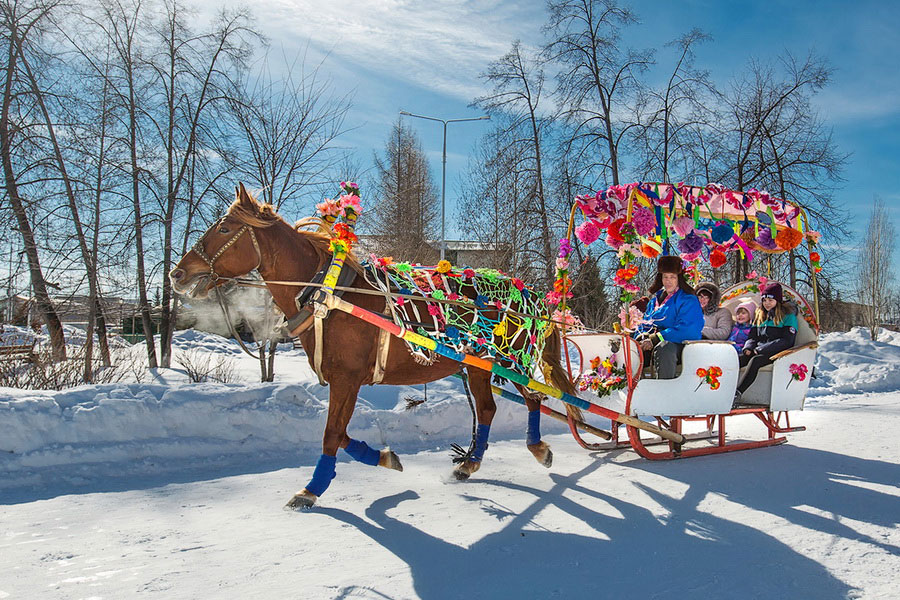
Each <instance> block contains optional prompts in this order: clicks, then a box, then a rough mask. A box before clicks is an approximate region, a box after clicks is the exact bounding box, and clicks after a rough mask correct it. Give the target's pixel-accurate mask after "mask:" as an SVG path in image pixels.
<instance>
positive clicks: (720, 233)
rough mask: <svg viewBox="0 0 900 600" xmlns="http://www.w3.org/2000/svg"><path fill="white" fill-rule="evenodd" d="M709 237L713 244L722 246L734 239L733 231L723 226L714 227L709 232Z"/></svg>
mask: <svg viewBox="0 0 900 600" xmlns="http://www.w3.org/2000/svg"><path fill="white" fill-rule="evenodd" d="M710 237H711V238H712V241H714V242H715V243H717V244H724V243H725V242H727V241H728V240H730V239H731V238H732V237H734V230H733V229H732V228H731V227H729V226H728V225H725V224H721V225H716V226H715V227H713V229H712V231H711V232H710Z"/></svg>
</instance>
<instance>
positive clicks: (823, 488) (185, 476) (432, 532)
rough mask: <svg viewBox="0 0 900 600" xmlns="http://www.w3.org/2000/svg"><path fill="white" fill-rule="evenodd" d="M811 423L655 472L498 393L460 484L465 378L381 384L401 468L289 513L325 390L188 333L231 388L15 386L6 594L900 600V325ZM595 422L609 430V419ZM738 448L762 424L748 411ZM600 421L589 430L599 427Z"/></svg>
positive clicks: (305, 374)
mask: <svg viewBox="0 0 900 600" xmlns="http://www.w3.org/2000/svg"><path fill="white" fill-rule="evenodd" d="M820 344H821V346H820V353H819V358H818V361H817V365H816V379H814V380H813V382H812V387H811V390H810V397H809V399H808V400H807V405H806V410H805V411H803V412H802V413H793V414H792V424H794V425H797V424H800V425H805V426H806V427H807V431H805V432H799V433H794V434H790V435H789V442H788V443H787V444H785V445H781V446H776V447H774V448H767V449H762V450H756V451H752V452H735V453H729V454H724V455H718V456H707V457H700V458H692V459H690V460H681V461H667V462H650V461H647V460H644V459H641V458H640V457H638V456H637V455H636V454H635V453H634V452H632V451H630V450H616V451H612V452H606V453H592V452H587V451H585V450H583V449H581V448H580V447H578V446H577V445H576V444H575V442H574V441H573V440H572V438H571V437H570V436H568V435H567V434H565V433H564V432H565V429H564V427H563V426H562V425H561V424H559V423H556V422H555V421H552V420H550V419H544V420H543V421H542V427H543V430H544V433H545V440H546V441H548V443H550V444H551V446H552V448H553V452H554V464H553V466H552V467H551V468H550V469H544V468H543V467H541V466H539V465H538V464H537V463H536V462H535V461H534V459H533V458H532V457H531V455H530V453H528V451H527V450H526V449H525V448H524V447H523V446H524V426H525V412H524V409H523V408H522V407H520V406H519V405H517V404H514V403H511V402H508V401H505V400H502V399H498V401H497V402H498V404H497V406H498V413H497V416H496V418H495V421H494V426H493V428H492V432H491V433H492V436H491V438H492V441H491V446H490V448H489V450H488V452H487V454H486V457H485V462H484V464H483V466H482V468H481V470H480V471H479V472H477V473H476V474H475V475H474V476H473V478H472V479H471V480H470V481H468V482H465V483H459V482H456V481H453V480H452V479H451V477H450V470H451V463H450V461H449V458H448V453H447V450H448V446H449V444H450V443H451V442H456V443H460V444H462V445H466V444H467V442H468V439H469V435H470V430H471V415H470V413H469V409H468V406H467V404H466V402H465V400H464V396H463V395H462V389H461V385H460V384H459V382H458V381H457V380H455V379H448V380H445V381H441V382H436V383H434V384H429V386H428V401H427V402H426V403H424V404H422V405H420V406H418V407H416V408H415V409H413V410H411V411H407V410H404V407H405V404H406V398H407V397H412V398H416V399H421V398H422V394H423V391H422V387H421V386H416V387H414V388H413V387H391V386H373V387H365V388H363V389H362V390H361V392H360V402H359V404H358V405H357V409H356V411H355V413H354V416H353V420H352V421H351V424H350V431H351V434H352V435H353V437H355V438H358V439H363V440H366V441H367V442H368V443H369V444H370V445H372V446H374V447H380V446H382V445H390V446H391V447H392V448H393V449H394V450H395V451H397V452H398V454H400V457H401V460H402V461H403V465H404V472H402V473H399V472H395V471H388V470H385V469H378V468H371V467H366V466H364V465H361V464H360V463H355V462H350V461H349V460H348V457H347V456H346V455H345V454H343V453H340V454H339V461H338V475H337V478H336V479H335V480H334V482H333V483H332V485H331V487H330V488H329V489H328V491H327V492H326V493H325V494H324V495H323V496H322V497H321V498H320V499H319V503H318V504H317V505H316V507H314V508H313V509H311V510H308V511H303V512H284V511H282V510H281V507H282V506H283V504H284V503H285V502H286V501H287V499H288V498H290V496H291V495H292V494H293V493H294V492H296V491H297V490H298V489H300V488H302V487H303V486H304V485H305V484H306V482H307V481H308V480H309V478H310V476H311V473H312V468H313V466H314V465H315V461H316V458H317V457H318V454H319V452H320V439H321V435H322V430H323V428H324V422H325V417H326V412H327V388H323V387H321V386H319V385H318V383H316V380H315V376H314V375H313V373H312V372H311V370H310V368H309V366H308V363H307V361H306V357H305V356H304V355H303V354H302V352H300V351H297V350H293V349H292V348H291V347H290V346H282V347H281V348H280V349H279V354H278V358H277V359H276V381H275V382H274V383H267V384H263V383H255V382H254V380H255V379H258V363H257V362H256V361H254V359H252V358H250V357H247V356H245V355H243V354H242V353H241V351H240V348H239V347H238V346H237V344H236V343H234V342H232V341H228V340H224V339H223V338H220V337H217V336H213V335H209V334H203V333H200V332H196V331H188V332H181V333H179V335H178V336H177V337H176V339H175V342H174V345H175V348H176V356H177V352H188V353H193V355H194V356H202V355H203V354H204V353H206V355H208V356H214V357H216V358H215V359H216V360H218V359H219V357H223V356H227V357H228V359H229V361H230V364H231V366H232V367H233V373H234V375H233V377H232V379H233V381H231V382H229V383H216V382H210V383H199V384H198V383H189V382H188V380H187V377H186V375H185V374H184V372H183V370H181V369H171V370H163V369H161V370H158V371H156V372H153V373H150V374H149V375H148V376H147V378H146V380H145V381H144V382H140V383H139V382H131V383H116V384H103V385H93V386H79V387H77V388H71V389H67V390H63V391H59V392H49V391H39V390H15V389H10V388H0V565H3V567H4V568H2V569H0V599H2V598H130V597H134V596H136V595H138V594H140V595H141V596H148V597H158V598H205V597H211V596H213V595H216V596H220V597H225V598H280V597H291V598H294V597H298V598H299V597H305V598H379V599H383V598H467V599H471V598H484V597H492V598H494V597H510V598H513V597H518V598H553V597H569V596H573V595H578V596H583V595H600V596H602V597H606V596H610V597H612V596H622V597H627V598H632V597H634V598H663V597H671V596H673V595H688V596H697V595H700V596H701V597H715V598H756V597H769V598H896V597H897V593H896V591H895V581H896V575H895V573H896V572H897V570H898V569H900V526H898V516H900V444H897V442H896V434H895V433H894V432H896V431H897V430H898V428H900V368H898V367H900V334H897V333H893V332H883V334H882V336H881V339H880V340H879V341H878V342H872V341H870V340H868V335H867V332H866V331H865V330H862V329H854V330H853V331H851V332H846V333H830V334H825V335H823V336H822V338H821V340H820ZM597 421H598V422H597V423H595V424H597V425H600V426H605V423H603V422H600V421H599V419H598V420H597ZM733 421H734V423H733V425H730V426H729V435H734V436H735V437H738V438H739V437H747V438H750V437H754V438H757V439H758V438H759V437H760V436H761V435H764V432H763V430H762V428H761V426H759V425H758V423H757V422H756V419H754V418H753V417H750V416H748V417H741V418H737V419H733ZM592 422H593V421H592Z"/></svg>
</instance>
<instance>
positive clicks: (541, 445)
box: [528, 440, 553, 468]
mask: <svg viewBox="0 0 900 600" xmlns="http://www.w3.org/2000/svg"><path fill="white" fill-rule="evenodd" d="M528 451H529V452H531V453H532V454H533V455H534V458H535V459H536V460H537V461H538V462H539V463H540V464H541V465H542V466H545V467H547V468H549V467H550V465H552V464H553V452H551V451H550V446H549V445H548V444H547V442H545V441H543V440H542V441H540V442H538V443H537V444H531V445H529V446H528Z"/></svg>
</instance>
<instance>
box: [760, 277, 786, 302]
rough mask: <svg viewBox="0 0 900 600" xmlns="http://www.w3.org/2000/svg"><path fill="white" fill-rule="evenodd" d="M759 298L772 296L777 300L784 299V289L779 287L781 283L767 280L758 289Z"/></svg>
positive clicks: (781, 300)
mask: <svg viewBox="0 0 900 600" xmlns="http://www.w3.org/2000/svg"><path fill="white" fill-rule="evenodd" d="M759 295H760V298H765V297H766V296H769V297H771V298H774V299H775V300H777V301H778V302H783V301H784V291H783V290H782V289H781V284H780V283H778V282H775V281H772V282H769V283H767V284H766V285H764V286H763V288H762V289H761V290H759Z"/></svg>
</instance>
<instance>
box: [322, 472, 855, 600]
mask: <svg viewBox="0 0 900 600" xmlns="http://www.w3.org/2000/svg"><path fill="white" fill-rule="evenodd" d="M602 464H603V463H602V462H596V463H593V464H591V465H589V466H588V467H586V468H585V469H582V470H581V471H579V472H577V473H574V474H572V475H569V476H563V475H558V474H551V475H550V477H551V479H552V480H553V483H554V485H553V487H552V488H551V489H550V490H548V491H544V490H541V489H536V488H532V487H528V486H524V485H519V484H515V483H510V482H506V481H493V480H478V481H470V482H469V484H468V485H471V486H472V488H473V489H472V491H473V492H474V491H476V490H481V491H483V492H484V496H486V497H490V495H491V491H490V488H492V487H501V488H505V489H507V490H512V491H516V492H521V493H524V494H530V495H532V496H534V501H533V502H532V503H531V504H530V505H529V506H528V507H526V508H525V509H524V510H521V511H511V510H509V509H508V508H506V507H503V510H502V511H500V512H497V511H496V509H494V508H490V509H489V510H490V511H491V512H490V514H492V515H493V516H496V517H497V518H498V519H499V520H501V521H504V522H506V521H507V519H508V522H506V524H505V526H504V527H503V528H502V529H501V530H500V531H497V532H494V533H490V534H487V535H485V536H484V537H482V538H481V539H479V540H478V541H477V542H475V543H474V544H472V545H471V546H470V547H468V548H463V547H460V546H458V545H456V544H453V543H450V542H447V541H445V540H443V539H440V538H437V537H435V536H433V535H430V534H428V533H426V532H424V531H422V530H421V529H419V528H417V527H414V526H412V525H410V524H408V523H404V522H403V521H400V520H398V519H396V518H393V517H391V516H388V515H387V512H388V511H389V510H391V509H393V508H395V507H397V506H398V505H399V504H400V503H401V502H404V501H412V500H416V499H418V497H419V496H418V494H416V493H415V492H413V491H406V492H402V493H400V494H395V495H391V496H387V497H384V498H381V499H379V500H377V501H375V502H374V503H372V505H371V506H370V507H369V508H368V509H367V510H366V517H367V518H368V519H369V520H366V519H363V518H361V517H359V516H357V515H354V514H352V513H350V512H347V511H344V510H341V509H336V508H321V509H318V510H319V511H320V512H321V513H322V514H325V515H329V516H331V517H333V518H335V519H336V520H338V521H342V522H344V523H346V524H349V525H352V526H354V527H355V528H357V529H358V530H359V531H360V532H362V533H364V534H365V535H367V536H368V537H370V538H371V539H372V541H373V542H375V543H377V544H379V545H380V546H382V547H384V548H385V549H387V550H388V551H390V552H391V553H392V554H394V555H395V556H397V557H398V558H399V559H400V560H402V561H403V562H405V563H406V564H407V565H408V566H409V568H410V571H411V575H412V579H413V585H414V587H415V591H416V594H417V596H418V597H420V598H423V599H426V600H427V599H432V598H435V599H437V598H440V599H445V598H466V599H467V600H468V599H471V598H478V597H496V596H499V597H509V598H516V597H521V598H553V597H563V596H565V597H568V596H570V595H577V596H579V597H580V596H584V595H586V594H589V595H594V594H596V593H602V595H603V596H610V597H614V596H618V595H622V596H623V597H631V598H662V597H667V598H668V597H671V596H672V595H673V594H677V595H685V594H692V593H704V594H713V595H714V597H716V598H752V597H763V596H771V597H801V596H808V595H809V593H810V591H811V590H815V596H816V598H820V599H831V598H846V597H848V595H849V594H850V593H851V592H852V588H850V587H849V586H848V585H847V584H845V583H844V582H842V581H840V580H838V579H836V578H835V577H834V576H832V575H831V574H830V573H829V572H828V571H827V570H826V569H825V568H824V567H823V566H822V565H820V564H818V563H816V562H815V561H813V560H810V559H809V558H806V557H805V556H803V555H802V554H800V553H798V552H797V551H795V550H793V549H792V548H790V547H789V546H787V545H785V544H783V543H782V542H780V541H779V540H778V539H776V538H774V537H772V536H770V535H768V534H765V533H763V532H760V531H758V530H756V529H753V528H752V527H748V526H745V525H742V524H739V523H735V522H733V521H729V520H726V519H722V518H719V517H716V516H714V515H711V514H709V513H707V512H701V511H699V510H698V509H697V506H696V502H694V503H691V502H690V501H689V502H685V501H684V499H676V498H671V497H668V496H665V495H664V494H660V493H658V492H654V499H655V500H656V501H657V502H659V503H660V504H661V505H662V507H663V509H664V510H667V511H668V514H669V515H671V517H670V518H661V517H659V516H658V514H654V512H652V511H650V510H648V509H647V508H645V507H642V506H639V505H637V504H634V503H632V502H629V501H627V500H626V499H622V498H617V497H615V496H612V495H608V494H604V493H603V492H600V491H597V490H594V489H591V488H590V487H587V486H584V485H582V484H581V483H580V482H581V480H582V479H583V478H584V477H585V476H587V475H589V474H591V473H593V472H594V471H596V470H597V469H598V468H600V466H601V465H602ZM573 491H574V492H578V493H582V494H585V495H588V496H590V497H592V498H596V499H599V500H602V501H604V502H605V503H607V504H608V505H609V506H611V507H612V508H614V509H615V511H617V512H618V514H604V513H602V512H598V511H596V510H592V509H590V508H587V507H585V506H582V505H581V504H579V503H578V502H576V501H574V500H572V499H571V498H570V497H567V496H568V495H571V494H570V492H573ZM468 498H469V499H471V500H479V501H480V498H477V497H475V496H472V495H470V496H468ZM548 507H554V508H555V509H557V510H561V511H564V512H565V513H567V514H568V515H570V516H571V517H573V518H575V519H577V520H578V521H580V522H581V523H583V524H584V527H585V528H586V529H590V530H593V531H592V532H591V533H592V534H593V535H588V534H587V532H586V534H585V535H581V534H577V533H560V532H551V531H547V530H535V529H534V528H533V527H530V526H529V524H530V523H531V522H532V521H533V520H534V519H535V517H536V516H537V515H538V514H539V513H540V512H541V511H543V510H544V509H546V508H548ZM410 510H414V509H412V508H410ZM615 511H611V512H615ZM370 521H371V522H370ZM597 536H600V537H597ZM761 558H762V560H763V561H764V562H761V561H760V559H761ZM770 565H776V566H777V568H775V569H772V568H769V566H770ZM592 590H593V591H592Z"/></svg>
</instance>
